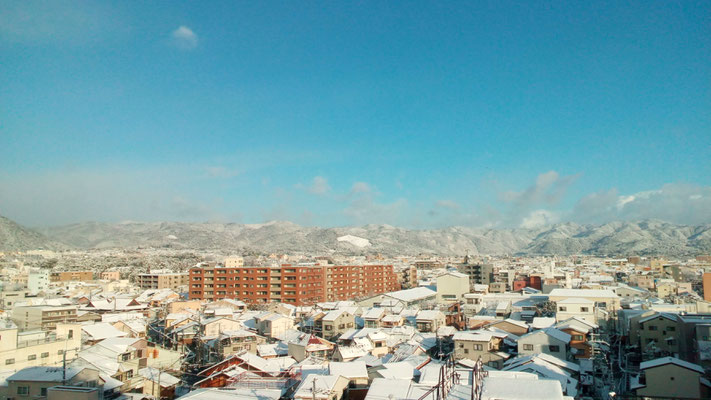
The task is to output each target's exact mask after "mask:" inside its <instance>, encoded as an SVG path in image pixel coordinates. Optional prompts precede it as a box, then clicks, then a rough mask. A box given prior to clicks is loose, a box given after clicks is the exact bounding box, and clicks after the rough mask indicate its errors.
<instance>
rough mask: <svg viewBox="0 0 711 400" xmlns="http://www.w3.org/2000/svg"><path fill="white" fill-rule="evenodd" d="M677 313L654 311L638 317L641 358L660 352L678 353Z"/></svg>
mask: <svg viewBox="0 0 711 400" xmlns="http://www.w3.org/2000/svg"><path fill="white" fill-rule="evenodd" d="M676 320H677V315H676V314H671V313H654V314H652V315H648V316H646V317H644V318H640V320H639V322H638V324H639V330H638V335H639V337H638V339H637V340H638V342H637V344H638V345H639V348H640V350H641V352H642V356H643V358H647V359H649V358H656V356H657V355H660V354H667V355H671V354H678V353H679V337H678V332H677V330H676V328H677V322H676Z"/></svg>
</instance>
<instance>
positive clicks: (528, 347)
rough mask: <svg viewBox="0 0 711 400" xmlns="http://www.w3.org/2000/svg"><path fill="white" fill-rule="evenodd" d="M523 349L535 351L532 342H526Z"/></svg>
mask: <svg viewBox="0 0 711 400" xmlns="http://www.w3.org/2000/svg"><path fill="white" fill-rule="evenodd" d="M523 349H524V350H527V351H533V345H532V344H524V345H523Z"/></svg>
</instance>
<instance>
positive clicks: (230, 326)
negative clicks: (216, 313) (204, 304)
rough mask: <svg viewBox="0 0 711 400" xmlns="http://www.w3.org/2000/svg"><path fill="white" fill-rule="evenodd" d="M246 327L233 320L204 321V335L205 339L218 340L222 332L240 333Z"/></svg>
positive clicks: (222, 318)
mask: <svg viewBox="0 0 711 400" xmlns="http://www.w3.org/2000/svg"><path fill="white" fill-rule="evenodd" d="M243 327H244V326H243V325H242V323H241V322H239V321H236V320H234V319H232V318H225V317H215V318H208V319H206V320H204V321H202V332H203V333H202V334H203V336H204V337H210V338H216V337H218V336H220V334H221V333H222V332H226V331H238V330H241V329H242V328H243Z"/></svg>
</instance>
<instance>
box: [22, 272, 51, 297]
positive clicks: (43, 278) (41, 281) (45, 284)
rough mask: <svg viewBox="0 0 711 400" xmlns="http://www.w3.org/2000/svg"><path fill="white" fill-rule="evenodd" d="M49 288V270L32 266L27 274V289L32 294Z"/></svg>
mask: <svg viewBox="0 0 711 400" xmlns="http://www.w3.org/2000/svg"><path fill="white" fill-rule="evenodd" d="M48 288H49V270H48V269H42V268H32V269H31V270H30V272H29V274H27V289H28V290H29V291H30V293H32V294H37V293H39V292H43V291H45V290H47V289H48Z"/></svg>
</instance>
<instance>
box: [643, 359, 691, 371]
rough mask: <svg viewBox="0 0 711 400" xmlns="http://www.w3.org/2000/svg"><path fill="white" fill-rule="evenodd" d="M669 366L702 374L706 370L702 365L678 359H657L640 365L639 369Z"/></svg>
mask: <svg viewBox="0 0 711 400" xmlns="http://www.w3.org/2000/svg"><path fill="white" fill-rule="evenodd" d="M667 364H674V365H677V366H679V367H682V368H686V369H690V370H692V371H696V372H698V373H700V374H703V373H704V369H703V367H701V366H700V365H698V364H693V363H690V362H688V361H684V360H680V359H678V358H676V357H662V358H657V359H654V360H649V361H644V362H642V363H640V364H639V369H641V370H643V369H649V368H655V367H659V366H661V365H667Z"/></svg>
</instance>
